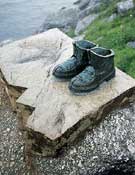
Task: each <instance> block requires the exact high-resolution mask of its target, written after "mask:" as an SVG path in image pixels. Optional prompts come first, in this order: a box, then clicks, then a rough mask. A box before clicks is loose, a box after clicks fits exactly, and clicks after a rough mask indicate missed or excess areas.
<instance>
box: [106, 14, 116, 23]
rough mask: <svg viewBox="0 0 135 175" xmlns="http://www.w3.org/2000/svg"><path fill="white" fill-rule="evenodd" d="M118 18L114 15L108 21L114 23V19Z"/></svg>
mask: <svg viewBox="0 0 135 175" xmlns="http://www.w3.org/2000/svg"><path fill="white" fill-rule="evenodd" d="M116 18H117V14H116V13H113V14H112V15H111V16H109V18H108V19H107V21H108V22H112V21H113V20H114V19H116Z"/></svg>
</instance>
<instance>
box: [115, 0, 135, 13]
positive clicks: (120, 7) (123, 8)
mask: <svg viewBox="0 0 135 175" xmlns="http://www.w3.org/2000/svg"><path fill="white" fill-rule="evenodd" d="M133 8H134V1H133V0H126V1H121V2H119V3H117V11H118V13H119V14H124V13H125V12H127V11H128V10H130V9H133Z"/></svg>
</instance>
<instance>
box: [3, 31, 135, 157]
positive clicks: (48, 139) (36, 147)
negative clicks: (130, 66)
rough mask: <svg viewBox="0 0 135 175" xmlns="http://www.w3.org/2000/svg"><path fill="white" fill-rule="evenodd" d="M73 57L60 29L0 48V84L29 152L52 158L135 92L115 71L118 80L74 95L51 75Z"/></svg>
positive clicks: (133, 82) (133, 85) (126, 78)
mask: <svg viewBox="0 0 135 175" xmlns="http://www.w3.org/2000/svg"><path fill="white" fill-rule="evenodd" d="M72 52H73V50H72V39H71V38H69V37H68V36H67V35H65V34H64V33H62V32H61V31H60V30H58V29H51V30H49V31H47V32H44V33H42V34H38V35H35V36H31V37H29V38H26V39H23V40H20V41H16V42H13V43H11V44H9V45H6V46H3V47H1V48H0V69H1V81H2V83H4V84H5V88H6V91H7V93H8V95H9V98H10V100H11V103H13V102H14V103H15V104H14V105H13V107H14V110H16V111H17V112H18V114H20V115H21V117H20V120H21V121H22V125H23V130H25V131H26V132H27V144H28V146H29V148H30V150H31V152H34V153H37V154H40V155H44V156H46V155H54V154H55V153H56V151H57V150H59V149H60V148H61V147H62V146H63V145H65V144H69V143H71V142H73V141H74V140H75V139H76V138H77V137H79V135H80V133H82V132H83V131H85V130H86V129H87V128H89V129H90V128H92V127H93V125H95V124H96V123H97V122H98V121H100V120H101V118H102V117H103V116H105V115H106V113H108V112H110V111H111V110H112V109H113V108H114V107H119V106H121V104H122V103H124V102H125V101H128V100H129V99H130V97H131V96H132V94H133V93H134V91H135V80H134V79H133V78H131V77H130V76H128V75H127V74H125V73H123V72H122V71H120V70H119V69H117V68H116V77H115V78H113V79H112V80H111V81H109V82H105V83H103V84H102V85H101V86H100V87H99V88H98V89H97V90H95V91H93V92H91V93H89V94H87V95H85V96H76V95H73V94H72V93H71V92H70V91H69V89H68V82H62V81H59V80H58V79H55V78H54V77H53V76H52V70H53V68H54V66H56V65H57V64H59V63H61V62H63V61H64V60H66V59H67V58H68V57H70V56H71V55H72Z"/></svg>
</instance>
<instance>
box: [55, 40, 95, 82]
mask: <svg viewBox="0 0 135 175" xmlns="http://www.w3.org/2000/svg"><path fill="white" fill-rule="evenodd" d="M95 46H96V44H94V43H92V42H89V41H86V40H81V41H75V42H73V56H72V57H71V58H69V59H68V60H67V61H65V62H64V63H62V64H60V65H58V66H56V67H55V68H54V70H53V75H54V76H55V77H57V78H60V79H71V78H73V77H74V76H76V75H77V74H79V73H80V72H82V71H83V70H84V69H85V67H86V66H87V65H88V62H89V60H88V56H87V55H88V54H87V52H88V51H89V50H90V49H91V48H93V47H95Z"/></svg>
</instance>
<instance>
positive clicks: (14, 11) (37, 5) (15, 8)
mask: <svg viewBox="0 0 135 175" xmlns="http://www.w3.org/2000/svg"><path fill="white" fill-rule="evenodd" d="M74 1H75V0H0V41H3V40H7V39H20V38H24V37H26V36H29V35H31V34H33V33H34V32H35V31H36V30H37V29H38V28H39V26H40V25H41V24H42V23H43V21H44V17H45V16H46V15H47V14H48V13H51V12H54V11H56V12H57V11H58V10H59V9H61V8H62V7H68V8H70V7H72V6H73V2H74Z"/></svg>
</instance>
